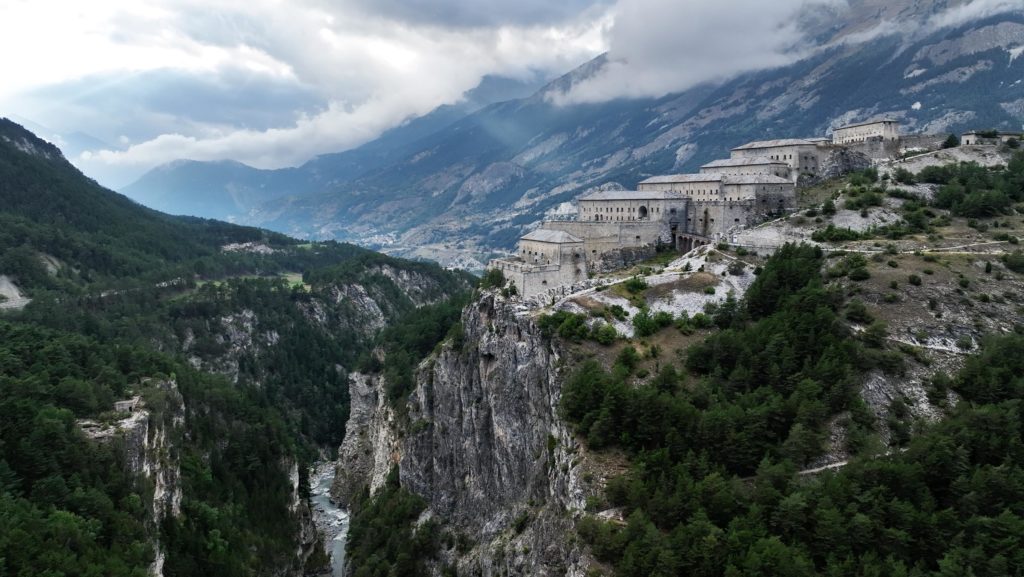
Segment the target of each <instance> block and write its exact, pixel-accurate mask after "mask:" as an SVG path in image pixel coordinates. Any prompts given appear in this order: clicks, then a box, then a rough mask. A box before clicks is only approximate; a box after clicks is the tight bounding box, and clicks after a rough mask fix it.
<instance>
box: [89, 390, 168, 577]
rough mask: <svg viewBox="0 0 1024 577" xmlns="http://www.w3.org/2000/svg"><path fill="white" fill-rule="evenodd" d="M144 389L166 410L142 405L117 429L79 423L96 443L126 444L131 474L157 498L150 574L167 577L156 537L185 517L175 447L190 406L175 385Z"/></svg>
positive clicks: (116, 425) (153, 510)
mask: <svg viewBox="0 0 1024 577" xmlns="http://www.w3.org/2000/svg"><path fill="white" fill-rule="evenodd" d="M141 386H142V387H144V388H148V389H149V390H150V391H151V395H152V397H158V398H159V399H160V401H159V402H160V407H159V408H154V407H147V406H146V405H145V404H140V405H137V406H135V408H133V410H132V412H131V413H128V414H126V415H125V417H124V418H123V419H121V420H119V421H115V422H114V423H111V424H106V425H104V424H101V423H98V422H96V421H92V420H82V421H79V426H80V427H81V429H82V431H83V432H84V433H85V435H86V436H87V437H89V438H90V439H93V440H94V441H96V442H101V443H108V442H120V443H123V445H122V446H123V448H124V460H125V465H126V467H127V469H128V470H129V471H130V472H131V473H133V474H135V475H137V476H138V477H140V478H142V479H144V480H145V482H146V484H147V485H148V486H149V488H151V489H152V493H151V495H150V499H149V513H150V515H149V517H150V529H151V534H152V535H154V549H155V550H156V556H155V558H154V560H153V564H152V565H151V566H150V574H151V575H155V576H162V575H163V565H164V551H163V548H162V547H161V546H160V542H159V540H158V538H157V537H156V535H159V526H160V521H161V520H162V519H164V517H166V516H171V517H177V516H178V515H180V514H181V498H182V489H181V467H180V464H179V457H178V449H177V446H176V445H175V442H174V439H175V438H176V435H177V433H176V431H177V430H179V429H181V428H182V427H183V426H184V422H185V412H184V401H183V399H182V397H181V393H179V392H178V385H177V383H176V382H175V381H174V380H173V379H160V380H158V379H144V380H143V381H142V383H141Z"/></svg>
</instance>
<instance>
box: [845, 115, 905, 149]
mask: <svg viewBox="0 0 1024 577" xmlns="http://www.w3.org/2000/svg"><path fill="white" fill-rule="evenodd" d="M899 139H900V123H899V121H898V120H892V119H888V118H884V119H880V120H870V121H868V122H858V123H856V124H847V125H846V126H840V127H839V128H837V129H835V130H834V131H833V132H832V144H856V143H859V142H868V141H872V140H878V141H883V142H896V141H898V140H899Z"/></svg>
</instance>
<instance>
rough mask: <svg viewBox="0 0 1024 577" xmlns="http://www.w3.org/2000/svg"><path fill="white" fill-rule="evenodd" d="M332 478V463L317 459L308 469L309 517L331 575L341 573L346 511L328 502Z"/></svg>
mask: <svg viewBox="0 0 1024 577" xmlns="http://www.w3.org/2000/svg"><path fill="white" fill-rule="evenodd" d="M333 482H334V463H333V462H330V461H327V462H322V463H318V464H317V465H316V466H315V467H313V470H312V471H310V478H309V485H310V493H311V497H310V501H311V502H312V504H313V521H314V522H315V523H316V526H317V528H318V529H319V530H320V534H321V535H323V538H324V542H325V543H327V554H328V555H330V557H331V576H332V577H344V575H345V541H346V540H347V539H348V523H349V518H348V511H346V510H344V509H342V508H341V507H338V506H337V505H336V504H334V503H332V502H331V484H332V483H333Z"/></svg>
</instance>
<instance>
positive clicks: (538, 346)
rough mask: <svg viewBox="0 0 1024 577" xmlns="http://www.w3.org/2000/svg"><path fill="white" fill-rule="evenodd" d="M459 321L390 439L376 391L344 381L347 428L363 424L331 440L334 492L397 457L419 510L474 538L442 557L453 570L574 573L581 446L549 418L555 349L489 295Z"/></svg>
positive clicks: (358, 483)
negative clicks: (337, 451)
mask: <svg viewBox="0 0 1024 577" xmlns="http://www.w3.org/2000/svg"><path fill="white" fill-rule="evenodd" d="M462 323H463V327H464V337H463V338H461V339H455V342H449V343H446V344H445V345H444V346H443V347H442V350H441V351H440V352H439V353H438V354H437V355H436V356H434V357H432V358H430V359H428V360H427V361H425V362H424V363H423V365H421V366H420V369H419V374H418V377H417V387H416V389H415V391H414V392H413V393H412V395H411V396H410V399H409V405H408V421H407V423H408V424H407V425H405V427H404V428H405V430H404V431H402V433H403V434H402V435H401V440H400V441H398V442H397V443H395V441H394V439H395V438H396V437H397V436H396V435H395V433H394V432H393V431H392V432H390V433H389V432H386V431H384V430H383V429H382V427H384V426H385V425H387V424H388V423H389V422H391V423H393V422H394V420H393V416H392V415H391V414H390V409H389V408H387V407H386V405H385V404H382V399H381V397H382V395H381V393H380V392H379V388H378V391H377V392H372V391H371V390H370V389H369V388H368V387H371V386H372V385H373V381H371V380H369V379H366V378H365V377H362V376H358V375H357V376H356V377H355V378H353V379H352V381H351V391H352V407H353V409H352V411H353V413H352V418H351V419H350V421H349V427H350V429H349V430H358V429H359V427H360V426H366V427H368V432H367V433H366V435H365V436H360V435H358V434H356V435H350V436H349V437H348V438H347V439H346V442H345V445H343V446H342V449H341V455H340V457H339V477H338V480H337V481H336V485H335V494H336V495H338V496H339V497H343V496H345V495H351V494H353V493H354V492H356V491H358V490H361V488H362V487H363V486H364V485H370V487H371V488H376V487H377V486H379V484H380V483H381V482H382V481H383V477H382V473H386V469H387V468H389V467H390V464H391V462H392V461H393V460H394V459H395V458H397V460H398V462H399V464H400V480H401V484H402V486H403V487H404V488H406V489H407V490H409V491H411V492H413V493H416V494H418V495H420V496H422V497H423V498H424V499H425V500H426V501H427V503H428V512H427V513H426V514H428V515H431V516H433V517H434V518H436V519H438V520H439V521H440V522H441V523H442V525H443V526H444V527H445V528H446V529H448V530H450V531H452V532H454V533H456V534H461V535H466V536H468V537H470V538H471V539H472V540H473V541H474V542H475V546H474V547H473V549H472V550H471V551H469V552H468V553H466V554H464V555H461V556H459V555H457V553H455V552H454V550H453V551H450V552H448V553H442V555H444V556H447V557H448V558H445V559H443V561H444V562H446V563H449V564H455V565H457V566H458V570H459V573H460V574H469V575H483V576H491V575H541V576H544V575H551V576H554V575H559V576H561V575H582V574H583V573H584V570H585V567H586V566H587V565H588V563H589V557H588V556H587V554H586V551H584V550H583V549H582V547H580V545H579V544H578V542H577V540H575V539H573V538H572V536H573V535H574V532H573V525H574V520H573V512H575V511H582V509H583V507H584V501H585V492H586V491H585V490H584V487H583V484H582V482H581V480H580V473H579V471H580V462H581V459H580V458H579V456H580V453H581V451H582V448H581V447H579V446H578V445H577V443H576V441H575V439H574V438H573V436H572V434H571V432H570V431H569V429H568V428H567V426H566V425H565V424H564V423H563V422H562V421H561V420H560V419H559V417H558V405H559V400H560V398H561V386H562V376H561V374H560V370H559V364H560V363H559V360H560V354H559V351H558V349H557V346H555V345H553V344H552V343H551V342H550V341H549V340H548V339H546V338H544V337H543V336H542V335H541V333H540V330H539V328H538V327H537V325H536V324H535V323H534V322H533V320H532V319H531V318H530V317H528V316H519V315H517V314H516V313H515V311H514V308H513V307H512V306H511V305H510V304H509V303H508V302H507V301H505V300H504V299H502V298H501V297H500V296H498V295H496V294H493V293H491V294H485V295H483V296H482V297H480V299H479V300H478V301H476V302H475V303H474V304H472V305H470V306H469V307H467V308H466V310H465V311H464V312H463V315H462ZM378 387H379V384H378ZM370 407H375V408H374V409H373V410H372V412H371V413H370V414H369V415H367V414H366V413H365V411H366V409H368V408H370ZM360 423H363V425H360ZM366 449H370V450H371V452H372V455H369V456H364V453H365V450H366ZM381 453H385V454H381ZM371 463H372V465H371ZM349 464H351V465H349ZM350 467H351V468H350Z"/></svg>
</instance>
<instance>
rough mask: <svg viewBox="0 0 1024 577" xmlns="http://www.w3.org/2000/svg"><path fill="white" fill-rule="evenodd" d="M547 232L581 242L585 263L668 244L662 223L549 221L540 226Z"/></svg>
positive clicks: (665, 228) (663, 223) (665, 227)
mask: <svg viewBox="0 0 1024 577" xmlns="http://www.w3.org/2000/svg"><path fill="white" fill-rule="evenodd" d="M541 226H542V227H543V228H546V229H549V230H561V231H564V232H567V233H569V234H571V235H573V236H576V237H579V238H582V239H583V252H584V254H585V255H586V260H587V262H588V263H592V262H594V261H595V260H596V259H598V258H599V257H600V255H602V254H604V253H607V252H610V251H613V250H617V249H621V248H630V247H642V246H647V245H654V244H657V243H658V241H659V240H664V241H665V242H668V240H669V235H668V225H667V223H665V222H662V221H638V222H589V221H571V220H566V221H550V222H545V223H544V224H543V225H541Z"/></svg>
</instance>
